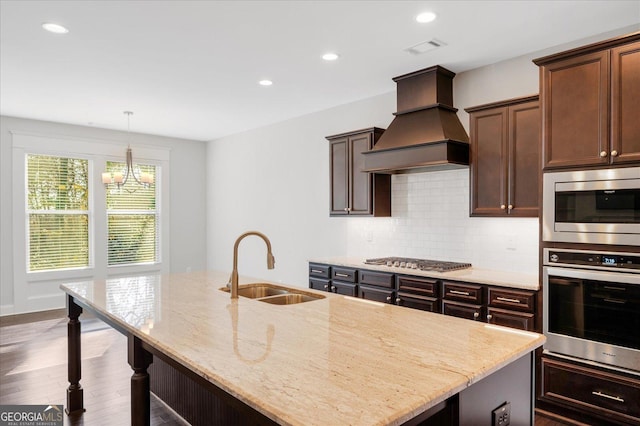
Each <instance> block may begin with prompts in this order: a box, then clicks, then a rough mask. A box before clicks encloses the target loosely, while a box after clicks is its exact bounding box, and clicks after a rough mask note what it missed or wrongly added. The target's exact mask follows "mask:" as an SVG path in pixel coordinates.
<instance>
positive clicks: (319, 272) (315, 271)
mask: <svg viewBox="0 0 640 426" xmlns="http://www.w3.org/2000/svg"><path fill="white" fill-rule="evenodd" d="M309 276H310V277H317V278H331V266H329V265H321V264H319V263H310V264H309Z"/></svg>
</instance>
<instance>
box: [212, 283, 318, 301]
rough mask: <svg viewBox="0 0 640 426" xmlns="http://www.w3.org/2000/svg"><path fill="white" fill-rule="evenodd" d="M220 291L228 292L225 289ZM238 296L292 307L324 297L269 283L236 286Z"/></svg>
mask: <svg viewBox="0 0 640 426" xmlns="http://www.w3.org/2000/svg"><path fill="white" fill-rule="evenodd" d="M220 290H221V291H225V292H227V293H228V292H229V291H230V290H229V289H228V288H227V287H222V288H221V289H220ZM238 296H241V297H246V298H248V299H255V300H259V301H261V302H266V303H271V304H273V305H293V304H296V303H303V302H310V301H313V300H320V299H324V297H325V296H322V295H320V294H314V293H307V292H304V291H297V290H294V289H292V288H289V287H281V286H278V285H276V284H269V283H253V284H244V285H240V286H238Z"/></svg>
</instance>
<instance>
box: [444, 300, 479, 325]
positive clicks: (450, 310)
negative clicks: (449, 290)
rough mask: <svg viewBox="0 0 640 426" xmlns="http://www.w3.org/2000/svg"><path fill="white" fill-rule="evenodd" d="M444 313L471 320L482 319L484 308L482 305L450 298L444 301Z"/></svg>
mask: <svg viewBox="0 0 640 426" xmlns="http://www.w3.org/2000/svg"><path fill="white" fill-rule="evenodd" d="M442 313H443V314H445V315H451V316H454V317H458V318H465V319H470V320H474V321H477V320H481V318H482V317H483V316H484V315H483V313H484V308H483V307H482V306H481V305H469V304H467V303H460V302H452V301H450V300H443V301H442Z"/></svg>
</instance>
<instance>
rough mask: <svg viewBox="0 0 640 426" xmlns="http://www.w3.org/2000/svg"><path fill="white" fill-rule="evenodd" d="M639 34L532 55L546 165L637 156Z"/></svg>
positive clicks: (618, 160) (601, 162)
mask: <svg viewBox="0 0 640 426" xmlns="http://www.w3.org/2000/svg"><path fill="white" fill-rule="evenodd" d="M639 40H640V34H638V33H635V34H633V35H630V36H626V37H620V38H618V39H613V40H608V41H605V42H601V43H596V44H592V45H589V46H585V47H582V48H578V49H573V50H570V51H567V52H563V53H559V54H555V55H551V56H547V57H544V58H539V59H536V60H535V61H534V62H535V63H536V65H539V66H540V67H541V68H540V94H541V105H542V112H543V113H542V123H543V124H542V141H543V151H542V152H543V154H542V155H543V165H544V169H545V170H546V169H555V168H564V167H581V166H607V165H616V164H624V163H630V162H638V161H640V120H638V118H637V117H638V116H640V102H639V101H638V99H640V41H639Z"/></svg>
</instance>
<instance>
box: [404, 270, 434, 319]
mask: <svg viewBox="0 0 640 426" xmlns="http://www.w3.org/2000/svg"><path fill="white" fill-rule="evenodd" d="M440 284H441V282H440V280H436V279H433V278H422V277H412V276H405V275H398V276H396V288H397V289H398V291H397V294H396V304H397V305H398V306H404V307H406V308H413V309H420V310H423V311H429V312H437V313H439V312H440Z"/></svg>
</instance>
